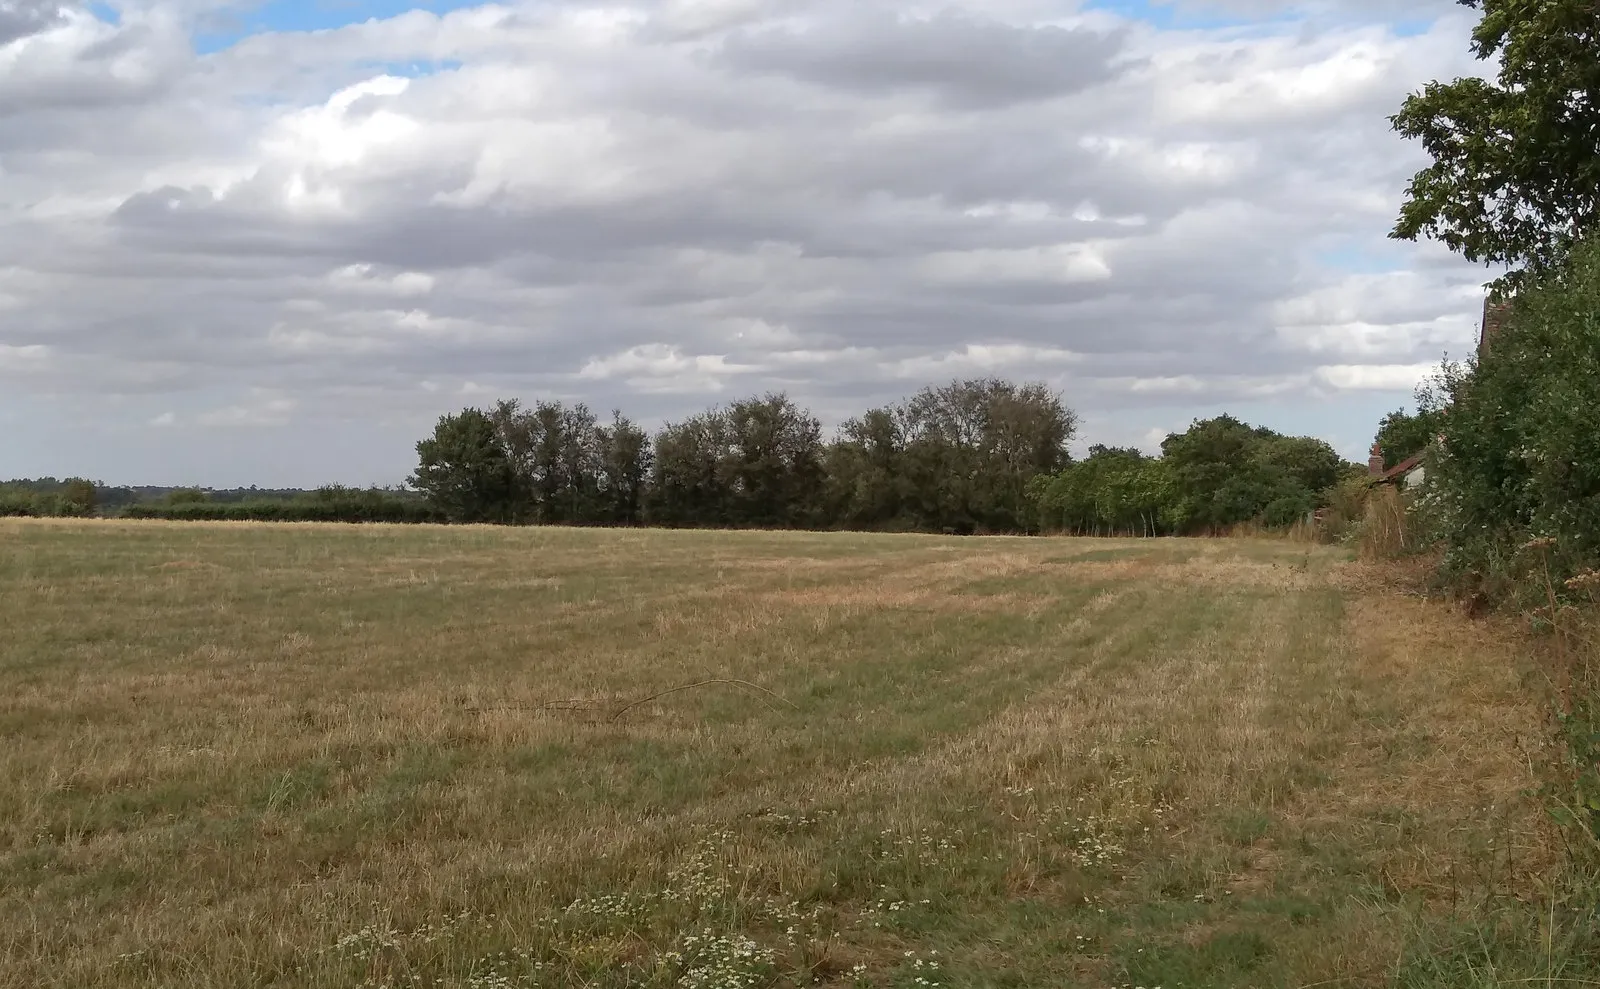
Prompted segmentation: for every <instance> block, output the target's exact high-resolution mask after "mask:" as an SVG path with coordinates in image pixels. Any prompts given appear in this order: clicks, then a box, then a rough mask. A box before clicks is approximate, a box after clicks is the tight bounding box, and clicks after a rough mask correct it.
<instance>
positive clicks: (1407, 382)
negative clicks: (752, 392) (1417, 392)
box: [1317, 364, 1435, 392]
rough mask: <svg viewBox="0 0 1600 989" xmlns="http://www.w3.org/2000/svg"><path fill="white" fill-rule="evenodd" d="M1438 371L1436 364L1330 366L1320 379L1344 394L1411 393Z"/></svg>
mask: <svg viewBox="0 0 1600 989" xmlns="http://www.w3.org/2000/svg"><path fill="white" fill-rule="evenodd" d="M1434 368H1435V365H1433V364H1330V365H1327V366H1325V367H1319V368H1317V377H1318V379H1320V380H1321V381H1323V382H1325V383H1326V384H1328V385H1329V386H1331V387H1333V388H1337V389H1340V390H1342V391H1403V392H1410V391H1412V390H1413V389H1414V388H1416V387H1417V384H1418V383H1419V382H1421V381H1422V380H1423V379H1424V378H1426V377H1427V376H1428V375H1429V373H1430V372H1432V371H1433V370H1434Z"/></svg>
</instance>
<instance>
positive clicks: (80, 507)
mask: <svg viewBox="0 0 1600 989" xmlns="http://www.w3.org/2000/svg"><path fill="white" fill-rule="evenodd" d="M99 495H100V492H99V489H98V488H97V487H96V486H95V483H94V482H93V481H88V480H85V479H83V478H81V477H69V478H67V480H66V483H65V484H64V485H63V486H62V488H61V502H60V511H61V514H63V515H80V516H81V515H93V514H94V512H95V508H96V507H97V506H98V505H99V502H100V497H99Z"/></svg>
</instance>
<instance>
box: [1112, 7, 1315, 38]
mask: <svg viewBox="0 0 1600 989" xmlns="http://www.w3.org/2000/svg"><path fill="white" fill-rule="evenodd" d="M1083 9H1085V10H1100V11H1104V12H1106V13H1109V14H1116V15H1117V16H1119V17H1125V18H1128V19H1129V20H1135V21H1141V22H1143V23H1145V24H1149V25H1150V26H1152V27H1156V28H1160V29H1161V30H1163V31H1170V30H1185V29H1187V30H1215V29H1222V28H1251V27H1264V26H1271V25H1274V24H1293V23H1296V22H1297V21H1298V18H1296V17H1294V16H1290V15H1280V16H1278V17H1241V16H1239V15H1237V14H1225V13H1221V12H1217V11H1204V10H1196V9H1194V8H1193V7H1192V6H1191V5H1189V4H1187V3H1184V2H1182V0H1178V2H1171V0H1089V2H1087V3H1085V4H1084V5H1083Z"/></svg>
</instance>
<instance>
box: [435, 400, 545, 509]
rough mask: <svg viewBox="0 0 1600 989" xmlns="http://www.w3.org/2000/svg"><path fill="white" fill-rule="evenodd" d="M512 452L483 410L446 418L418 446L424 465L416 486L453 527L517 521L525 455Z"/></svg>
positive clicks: (468, 411)
mask: <svg viewBox="0 0 1600 989" xmlns="http://www.w3.org/2000/svg"><path fill="white" fill-rule="evenodd" d="M508 447H509V444H508V443H507V441H506V439H505V437H504V436H503V435H502V430H501V429H500V428H499V426H498V425H497V423H496V422H495V420H494V418H492V417H491V416H490V415H489V414H488V413H485V412H484V411H482V410H481V409H471V408H469V409H463V410H461V412H459V413H457V414H456V415H453V416H441V417H440V418H439V423H438V425H437V426H436V427H435V428H434V432H433V435H432V436H430V437H429V438H427V439H425V440H423V441H421V442H420V443H418V444H417V456H418V457H419V459H420V460H421V463H420V464H419V465H418V467H417V471H416V473H415V474H414V475H412V479H411V483H412V484H413V485H415V486H416V488H417V490H419V491H421V492H423V494H425V495H426V496H427V497H428V500H429V501H431V502H433V503H434V504H435V505H436V506H438V508H439V509H440V511H442V512H443V513H444V515H445V517H446V518H448V519H449V520H450V521H452V522H513V521H517V520H518V518H519V513H520V512H521V511H522V510H523V508H524V504H523V499H519V498H518V494H519V491H518V482H519V480H521V474H520V472H519V470H518V460H517V458H518V456H519V453H520V452H521V451H518V450H517V449H516V448H510V449H508Z"/></svg>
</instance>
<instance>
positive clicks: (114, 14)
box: [86, 0, 122, 24]
mask: <svg viewBox="0 0 1600 989" xmlns="http://www.w3.org/2000/svg"><path fill="white" fill-rule="evenodd" d="M86 7H87V9H88V11H89V13H91V14H93V15H94V16H95V17H97V18H99V19H100V20H102V21H105V22H106V23H107V24H121V23H122V14H121V13H120V12H119V11H118V10H117V8H115V7H113V6H111V5H110V4H109V3H101V2H99V0H96V2H94V3H90V4H87V5H86Z"/></svg>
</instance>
